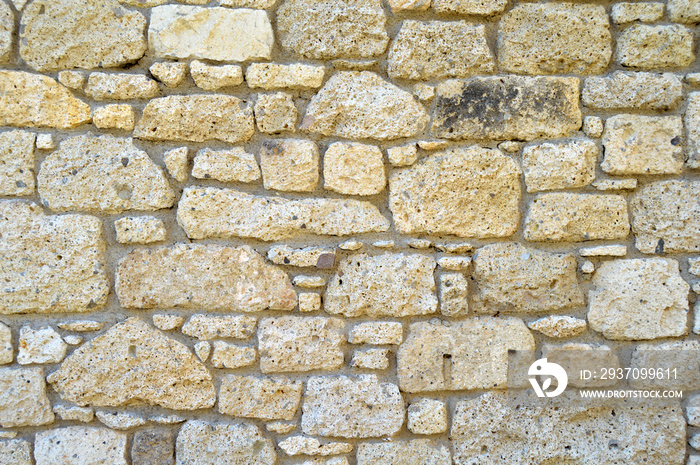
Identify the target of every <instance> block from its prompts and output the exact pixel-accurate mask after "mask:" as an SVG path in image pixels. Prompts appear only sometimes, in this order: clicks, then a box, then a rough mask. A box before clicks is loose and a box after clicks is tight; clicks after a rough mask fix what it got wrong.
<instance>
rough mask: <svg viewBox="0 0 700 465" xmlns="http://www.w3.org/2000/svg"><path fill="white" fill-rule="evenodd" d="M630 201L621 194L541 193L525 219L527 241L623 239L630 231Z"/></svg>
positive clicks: (531, 205)
mask: <svg viewBox="0 0 700 465" xmlns="http://www.w3.org/2000/svg"><path fill="white" fill-rule="evenodd" d="M629 230H630V224H629V218H628V215H627V202H626V201H625V198H624V197H622V196H620V195H596V194H567V193H555V194H542V195H539V196H537V197H536V198H535V199H534V200H533V201H532V203H531V204H530V209H529V211H528V214H527V218H526V219H525V232H524V235H525V239H526V240H528V241H535V242H537V241H542V242H559V241H570V242H571V241H594V240H598V239H624V238H625V237H627V234H629Z"/></svg>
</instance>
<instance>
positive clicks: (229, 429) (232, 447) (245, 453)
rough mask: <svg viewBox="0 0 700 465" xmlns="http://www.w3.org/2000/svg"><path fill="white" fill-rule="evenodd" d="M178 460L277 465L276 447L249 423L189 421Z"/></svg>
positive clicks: (201, 463)
mask: <svg viewBox="0 0 700 465" xmlns="http://www.w3.org/2000/svg"><path fill="white" fill-rule="evenodd" d="M175 456H176V457H177V459H178V461H179V462H181V463H187V464H188V465H209V464H212V463H220V464H222V465H224V464H232V465H233V464H239V463H241V464H243V463H249V464H255V465H274V464H275V463H276V460H277V454H276V453H275V446H274V445H273V444H272V441H271V440H270V439H269V438H267V437H266V436H265V435H263V434H262V432H261V431H260V428H258V427H257V426H255V425H253V424H251V423H246V422H236V423H228V422H222V421H215V422H208V421H204V420H189V421H188V422H187V423H185V424H184V425H183V426H182V428H180V432H179V433H178V435H177V442H176V446H175Z"/></svg>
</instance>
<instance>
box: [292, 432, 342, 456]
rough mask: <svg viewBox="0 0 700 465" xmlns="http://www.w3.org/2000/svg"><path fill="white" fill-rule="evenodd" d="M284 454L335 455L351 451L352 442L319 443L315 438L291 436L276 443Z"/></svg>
mask: <svg viewBox="0 0 700 465" xmlns="http://www.w3.org/2000/svg"><path fill="white" fill-rule="evenodd" d="M278 446H279V448H280V449H282V450H283V451H284V453H285V454H287V455H290V456H294V455H337V454H347V453H349V452H352V444H349V443H347V442H328V443H325V444H321V441H319V440H318V439H316V438H309V437H306V436H291V437H289V438H287V439H285V440H284V441H281V442H280V443H279V444H278Z"/></svg>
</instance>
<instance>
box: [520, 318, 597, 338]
mask: <svg viewBox="0 0 700 465" xmlns="http://www.w3.org/2000/svg"><path fill="white" fill-rule="evenodd" d="M527 327H528V328H530V329H531V330H533V331H537V332H540V333H542V334H544V335H545V336H547V337H554V338H566V337H574V336H578V335H579V334H581V333H583V332H584V331H585V330H586V328H587V325H586V320H582V319H580V318H574V317H572V316H558V315H557V316H548V317H545V318H540V319H539V320H535V321H533V322H532V323H528V325H527Z"/></svg>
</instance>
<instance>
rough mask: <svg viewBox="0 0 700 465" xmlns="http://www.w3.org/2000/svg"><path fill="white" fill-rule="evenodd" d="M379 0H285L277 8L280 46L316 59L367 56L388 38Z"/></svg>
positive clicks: (378, 52) (376, 52)
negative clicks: (352, 0) (349, 0)
mask: <svg viewBox="0 0 700 465" xmlns="http://www.w3.org/2000/svg"><path fill="white" fill-rule="evenodd" d="M385 24H386V16H385V14H384V10H383V9H382V5H381V2H380V1H379V0H357V1H354V2H345V1H341V0H325V1H323V0H285V1H284V3H282V5H281V6H280V7H279V8H278V10H277V31H278V33H279V37H280V42H281V43H282V46H283V47H284V48H286V49H288V50H290V51H292V52H293V53H296V54H297V55H301V56H303V57H305V58H313V59H316V60H326V59H329V58H371V57H375V56H378V55H381V54H382V52H384V50H385V49H386V46H387V43H388V42H389V36H388V35H387V33H386V28H385Z"/></svg>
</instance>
